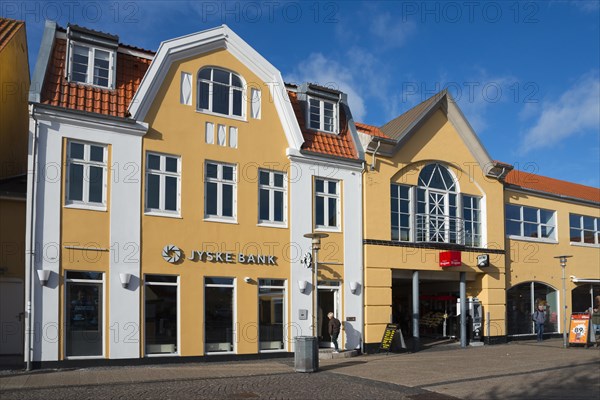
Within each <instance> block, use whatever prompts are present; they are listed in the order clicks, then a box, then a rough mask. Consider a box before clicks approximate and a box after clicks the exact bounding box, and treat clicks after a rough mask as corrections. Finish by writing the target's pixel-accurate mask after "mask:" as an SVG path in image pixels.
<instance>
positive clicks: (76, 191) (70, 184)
mask: <svg viewBox="0 0 600 400" xmlns="http://www.w3.org/2000/svg"><path fill="white" fill-rule="evenodd" d="M67 148H68V150H67V190H66V192H67V193H66V194H67V204H88V205H93V206H104V205H106V173H107V168H106V164H107V163H106V159H107V154H106V153H107V148H106V146H104V145H99V144H91V143H82V142H75V141H69V143H68V146H67Z"/></svg>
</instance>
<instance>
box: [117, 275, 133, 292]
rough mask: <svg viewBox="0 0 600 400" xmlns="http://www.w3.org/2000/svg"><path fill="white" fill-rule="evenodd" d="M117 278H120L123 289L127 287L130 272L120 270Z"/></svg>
mask: <svg viewBox="0 0 600 400" xmlns="http://www.w3.org/2000/svg"><path fill="white" fill-rule="evenodd" d="M119 279H121V286H123V289H127V288H128V287H129V282H130V281H131V274H129V273H127V272H121V273H119Z"/></svg>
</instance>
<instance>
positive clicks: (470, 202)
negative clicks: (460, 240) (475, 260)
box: [462, 195, 481, 247]
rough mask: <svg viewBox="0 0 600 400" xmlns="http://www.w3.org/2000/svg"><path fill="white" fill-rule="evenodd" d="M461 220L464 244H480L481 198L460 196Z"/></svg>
mask: <svg viewBox="0 0 600 400" xmlns="http://www.w3.org/2000/svg"><path fill="white" fill-rule="evenodd" d="M462 200H463V220H464V224H465V229H464V232H465V246H472V247H480V246H481V206H480V203H481V199H480V198H479V197H474V196H467V195H463V196H462Z"/></svg>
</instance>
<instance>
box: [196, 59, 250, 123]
mask: <svg viewBox="0 0 600 400" xmlns="http://www.w3.org/2000/svg"><path fill="white" fill-rule="evenodd" d="M242 105H243V84H242V79H241V78H240V77H239V76H238V75H236V74H234V73H233V72H229V71H225V70H222V69H219V68H204V69H202V70H200V72H199V73H198V108H199V109H200V110H203V111H210V112H213V113H217V114H223V115H231V116H237V117H242V116H243V107H242Z"/></svg>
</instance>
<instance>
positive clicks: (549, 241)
mask: <svg viewBox="0 0 600 400" xmlns="http://www.w3.org/2000/svg"><path fill="white" fill-rule="evenodd" d="M506 237H507V238H509V239H510V240H520V241H522V242H537V243H548V244H558V240H550V239H543V238H532V237H526V236H516V235H506Z"/></svg>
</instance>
